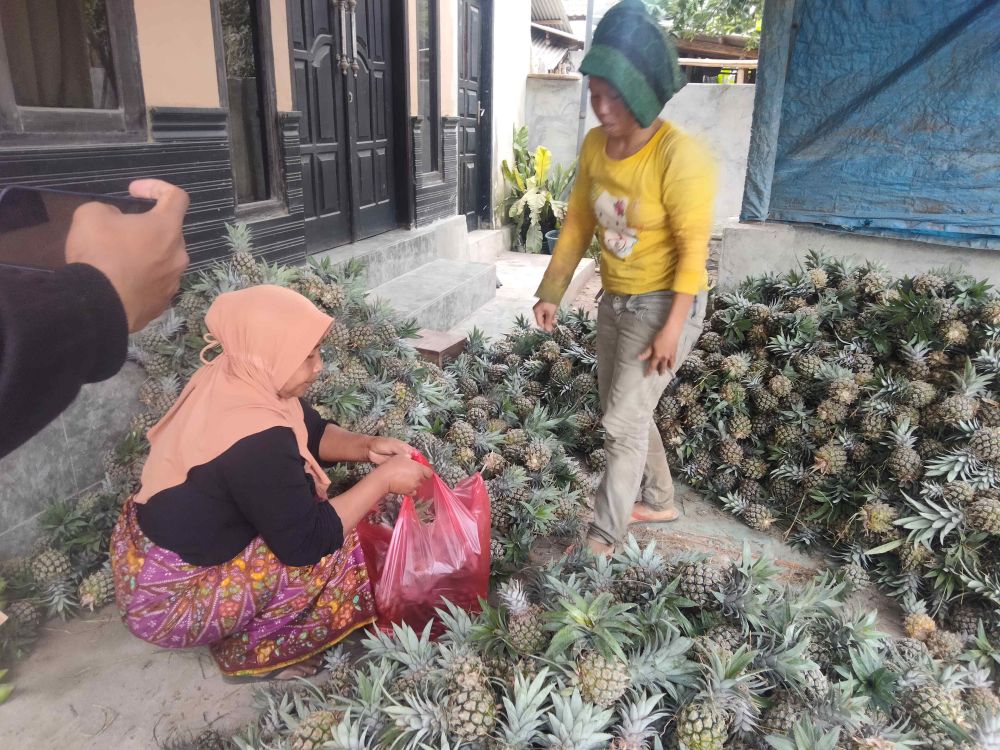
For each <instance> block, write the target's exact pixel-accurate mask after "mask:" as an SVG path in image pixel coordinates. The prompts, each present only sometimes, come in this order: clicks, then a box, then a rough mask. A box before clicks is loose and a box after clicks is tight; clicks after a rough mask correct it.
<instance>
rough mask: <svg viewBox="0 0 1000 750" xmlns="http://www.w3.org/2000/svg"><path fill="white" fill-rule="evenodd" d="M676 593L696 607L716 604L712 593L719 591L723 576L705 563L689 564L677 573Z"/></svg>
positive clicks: (719, 571) (723, 580)
mask: <svg viewBox="0 0 1000 750" xmlns="http://www.w3.org/2000/svg"><path fill="white" fill-rule="evenodd" d="M679 578H680V580H679V583H678V591H679V593H680V594H681V596H683V597H685V598H686V599H690V600H691V601H692V602H694V603H695V605H696V606H698V607H709V606H712V605H713V604H715V603H717V600H716V598H715V595H714V592H716V591H719V590H721V588H722V586H723V584H724V583H725V574H724V573H723V572H722V571H721V570H720V569H719V568H716V567H714V566H712V565H710V564H708V563H707V562H691V563H688V564H686V565H684V566H683V567H681V569H680V571H679Z"/></svg>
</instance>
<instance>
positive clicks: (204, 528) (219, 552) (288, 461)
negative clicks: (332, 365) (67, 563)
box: [138, 403, 344, 566]
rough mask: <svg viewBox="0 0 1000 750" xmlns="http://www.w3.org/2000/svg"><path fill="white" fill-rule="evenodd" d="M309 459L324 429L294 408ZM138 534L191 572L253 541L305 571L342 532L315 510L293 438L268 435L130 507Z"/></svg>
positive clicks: (322, 505) (323, 510) (240, 444)
mask: <svg viewBox="0 0 1000 750" xmlns="http://www.w3.org/2000/svg"><path fill="white" fill-rule="evenodd" d="M302 408H303V411H304V413H305V422H306V429H307V431H308V433H309V451H310V452H311V453H312V454H313V456H319V444H320V441H321V440H322V437H323V431H324V430H325V429H326V425H327V422H326V421H325V420H323V418H322V417H320V415H319V414H317V413H316V411H315V410H314V409H313V408H312V407H310V406H308V405H307V404H305V403H303V404H302ZM138 518H139V526H140V528H141V529H142V531H143V533H144V534H145V535H146V536H147V537H149V538H150V539H151V540H152V541H153V542H154V543H155V544H157V545H158V546H160V547H163V548H165V549H168V550H171V551H173V552H176V553H177V554H178V555H180V556H181V558H182V559H183V560H184V561H185V562H188V563H191V564H192V565H201V566H211V565H218V564H220V563H223V562H226V561H227V560H231V559H232V558H234V557H235V556H236V555H238V554H239V553H240V552H241V551H242V550H243V549H245V548H246V546H247V545H248V544H249V543H250V542H251V541H252V540H253V539H254V538H255V537H256V536H258V535H259V536H261V537H262V538H263V539H264V541H265V542H266V543H267V545H268V547H270V549H271V551H272V552H274V554H275V555H277V557H278V559H279V560H281V562H283V563H285V564H286V565H293V566H300V565H312V564H314V563H317V562H319V560H320V559H321V558H322V557H324V556H326V555H329V554H330V553H332V552H335V551H336V550H338V549H340V547H341V546H342V545H343V543H344V528H343V525H342V524H341V522H340V517H339V516H338V515H337V512H336V511H335V510H334V509H333V507H332V506H331V505H330V504H329V503H328V502H317V500H316V490H315V485H314V483H313V480H312V477H311V476H309V475H308V474H306V472H305V469H304V467H303V465H302V456H301V455H300V454H299V448H298V444H297V443H296V442H295V433H293V432H292V430H291V429H290V428H288V427H272V428H270V429H267V430H263V431H262V432H258V433H256V434H254V435H250V436H248V437H245V438H243V439H241V440H238V441H237V442H236V443H234V444H233V446H232V447H231V448H229V450H227V451H225V452H224V453H222V454H221V455H219V456H217V457H216V458H214V459H212V460H211V461H209V462H208V463H205V464H202V465H201V466H196V467H194V468H193V469H191V470H190V471H189V472H188V478H187V480H186V481H185V482H184V483H183V484H180V485H177V486H176V487H171V488H169V489H166V490H163V491H162V492H158V493H156V494H155V495H153V496H152V497H151V498H150V499H149V500H148V501H147V502H146V503H145V504H144V505H140V506H138Z"/></svg>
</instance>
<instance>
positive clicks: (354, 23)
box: [343, 0, 360, 78]
mask: <svg viewBox="0 0 1000 750" xmlns="http://www.w3.org/2000/svg"><path fill="white" fill-rule="evenodd" d="M343 2H344V4H345V5H347V7H348V8H349V9H350V11H351V37H350V38H351V70H353V71H354V77H355V78H357V77H358V68H359V67H360V66H359V65H358V0H343ZM344 49H345V53H346V49H347V48H346V47H345V48H344ZM344 73H345V74H346V73H347V71H346V70H345V71H344Z"/></svg>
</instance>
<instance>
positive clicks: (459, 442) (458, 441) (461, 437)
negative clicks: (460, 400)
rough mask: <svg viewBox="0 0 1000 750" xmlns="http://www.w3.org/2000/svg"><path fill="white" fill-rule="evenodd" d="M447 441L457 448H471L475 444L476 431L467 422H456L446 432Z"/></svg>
mask: <svg viewBox="0 0 1000 750" xmlns="http://www.w3.org/2000/svg"><path fill="white" fill-rule="evenodd" d="M448 441H449V442H451V443H453V444H454V445H455V446H456V447H458V448H471V447H472V446H473V445H475V442H476V430H475V428H474V427H473V426H472V425H471V424H469V423H468V422H465V421H463V420H461V419H459V420H456V421H455V422H454V423H453V424H452V426H451V429H450V430H448Z"/></svg>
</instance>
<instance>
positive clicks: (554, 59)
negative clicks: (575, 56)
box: [531, 38, 570, 73]
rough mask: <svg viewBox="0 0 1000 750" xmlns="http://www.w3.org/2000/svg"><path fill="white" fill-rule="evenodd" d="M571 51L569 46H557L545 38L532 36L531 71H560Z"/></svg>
mask: <svg viewBox="0 0 1000 750" xmlns="http://www.w3.org/2000/svg"><path fill="white" fill-rule="evenodd" d="M569 52H570V51H569V48H567V47H556V46H555V45H552V44H549V43H548V42H547V41H545V40H544V39H535V38H532V40H531V72H532V73H555V72H560V71H559V67H560V66H561V65H562V64H563V63H564V62H566V60H567V57H568V56H569Z"/></svg>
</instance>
